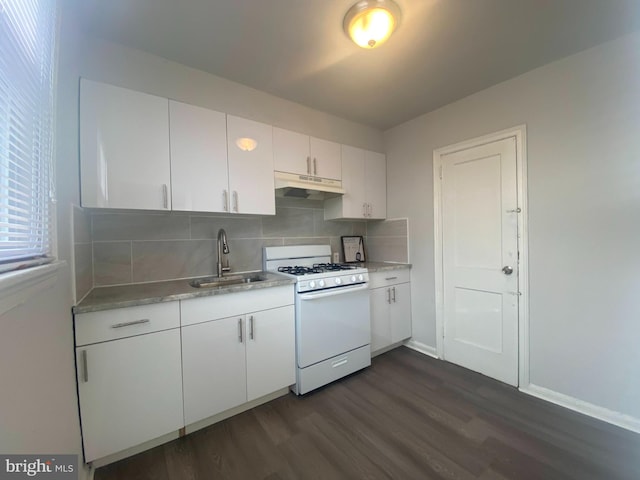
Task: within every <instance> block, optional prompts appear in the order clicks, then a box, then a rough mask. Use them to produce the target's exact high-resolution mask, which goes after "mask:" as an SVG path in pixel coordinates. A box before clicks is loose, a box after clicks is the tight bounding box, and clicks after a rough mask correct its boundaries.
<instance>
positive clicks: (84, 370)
mask: <svg viewBox="0 0 640 480" xmlns="http://www.w3.org/2000/svg"><path fill="white" fill-rule="evenodd" d="M81 358H82V381H83V382H84V383H87V382H88V381H89V368H88V367H87V351H86V350H82V357H81Z"/></svg>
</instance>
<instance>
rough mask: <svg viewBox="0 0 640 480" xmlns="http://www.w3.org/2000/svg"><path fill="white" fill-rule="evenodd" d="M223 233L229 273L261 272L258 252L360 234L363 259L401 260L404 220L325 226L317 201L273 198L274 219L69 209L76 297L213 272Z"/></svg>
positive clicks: (334, 246)
mask: <svg viewBox="0 0 640 480" xmlns="http://www.w3.org/2000/svg"><path fill="white" fill-rule="evenodd" d="M220 228H224V229H225V230H226V232H227V238H228V241H229V249H230V253H229V256H228V258H229V264H230V266H231V270H232V271H234V272H246V271H251V270H261V269H262V247H265V246H271V245H292V244H316V243H319V244H330V245H331V250H332V251H333V252H339V253H341V245H340V236H342V235H363V236H365V237H366V238H365V248H367V254H368V260H370V261H395V262H407V261H408V248H407V220H406V219H400V220H387V221H383V222H369V223H367V222H359V221H325V220H324V210H323V207H322V202H319V201H311V200H298V199H286V198H278V199H277V201H276V215H274V216H240V215H224V214H200V213H179V212H171V213H162V212H150V213H144V212H114V211H100V210H85V209H82V208H79V207H74V254H75V259H74V261H75V277H76V298H77V300H78V301H79V300H81V299H82V298H83V297H84V296H85V295H86V294H87V293H88V292H89V291H90V290H91V288H93V287H94V286H96V287H97V286H106V285H122V284H130V283H140V282H150V281H160V280H170V279H177V278H189V277H197V276H205V275H210V274H212V273H213V272H214V271H215V263H216V255H217V254H216V238H217V233H218V230H219V229H220Z"/></svg>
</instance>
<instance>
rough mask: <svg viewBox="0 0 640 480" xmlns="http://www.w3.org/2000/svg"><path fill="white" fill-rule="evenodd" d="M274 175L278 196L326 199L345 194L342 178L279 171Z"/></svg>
mask: <svg viewBox="0 0 640 480" xmlns="http://www.w3.org/2000/svg"><path fill="white" fill-rule="evenodd" d="M274 175H275V177H274V180H275V188H276V194H277V195H278V196H282V197H294V198H310V199H324V198H329V197H335V196H338V195H342V194H344V190H343V189H342V181H340V180H334V179H331V178H322V177H314V176H311V175H298V174H295V173H286V172H278V171H276V172H275V173H274Z"/></svg>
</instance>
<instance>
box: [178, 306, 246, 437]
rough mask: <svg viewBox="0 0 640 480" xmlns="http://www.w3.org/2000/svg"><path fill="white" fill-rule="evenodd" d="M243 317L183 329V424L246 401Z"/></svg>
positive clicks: (188, 423)
mask: <svg viewBox="0 0 640 480" xmlns="http://www.w3.org/2000/svg"><path fill="white" fill-rule="evenodd" d="M245 341H246V332H245V329H244V316H241V317H230V318H224V319H221V320H212V321H209V322H205V323H199V324H196V325H189V326H187V327H183V328H182V382H183V389H184V424H185V425H190V424H192V423H194V422H197V421H199V420H203V419H205V418H207V417H210V416H212V415H215V414H217V413H220V412H224V411H225V410H228V409H230V408H233V407H235V406H237V405H240V404H242V403H245V402H246V400H247V386H246V360H245Z"/></svg>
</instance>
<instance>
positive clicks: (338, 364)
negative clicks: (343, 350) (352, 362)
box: [331, 358, 349, 368]
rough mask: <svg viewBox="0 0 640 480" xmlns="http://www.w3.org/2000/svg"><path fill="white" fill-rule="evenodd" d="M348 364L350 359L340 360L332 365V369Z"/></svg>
mask: <svg viewBox="0 0 640 480" xmlns="http://www.w3.org/2000/svg"><path fill="white" fill-rule="evenodd" d="M347 362H349V360H348V359H346V358H341V359H340V360H336V361H335V362H333V363H332V364H331V368H337V367H341V366H342V365H346V364H347Z"/></svg>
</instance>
